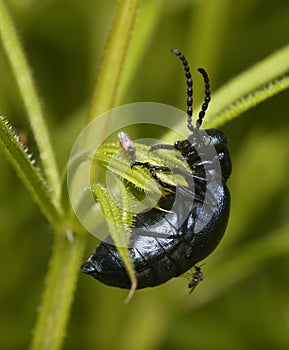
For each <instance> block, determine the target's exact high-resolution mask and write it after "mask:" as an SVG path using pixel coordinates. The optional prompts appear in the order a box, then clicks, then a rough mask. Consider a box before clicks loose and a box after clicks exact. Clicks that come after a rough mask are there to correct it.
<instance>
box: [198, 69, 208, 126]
mask: <svg viewBox="0 0 289 350" xmlns="http://www.w3.org/2000/svg"><path fill="white" fill-rule="evenodd" d="M198 71H199V72H200V73H201V74H202V76H203V78H204V83H205V99H204V103H203V104H202V110H201V111H200V113H199V118H198V120H197V123H196V129H199V128H200V126H201V125H202V122H203V119H204V117H205V114H206V110H207V108H208V106H209V102H210V101H211V91H210V82H209V77H208V74H207V72H206V71H205V70H204V68H199V69H198Z"/></svg>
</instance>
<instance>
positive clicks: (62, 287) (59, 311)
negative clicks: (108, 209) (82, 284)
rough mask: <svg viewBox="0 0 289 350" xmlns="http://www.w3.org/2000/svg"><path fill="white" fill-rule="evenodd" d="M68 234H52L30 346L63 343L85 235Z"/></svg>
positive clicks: (47, 348)
mask: <svg viewBox="0 0 289 350" xmlns="http://www.w3.org/2000/svg"><path fill="white" fill-rule="evenodd" d="M69 235H70V236H71V232H70V233H69ZM69 235H64V234H63V232H59V233H57V234H56V235H55V242H54V248H53V253H52V257H51V260H50V264H49V271H48V274H47V278H46V283H45V290H44V293H43V296H42V305H41V306H40V308H39V314H38V319H37V323H36V327H35V329H34V334H33V340H32V344H31V347H30V349H31V350H52V349H53V350H57V349H61V347H62V344H63V340H64V337H65V334H66V327H67V322H68V319H69V313H70V309H71V305H72V302H73V295H74V290H75V286H76V282H77V277H78V275H79V266H80V265H81V259H82V256H83V251H84V247H85V241H86V239H85V235H82V234H78V235H76V236H75V238H74V239H70V240H69V239H68V238H67V237H69Z"/></svg>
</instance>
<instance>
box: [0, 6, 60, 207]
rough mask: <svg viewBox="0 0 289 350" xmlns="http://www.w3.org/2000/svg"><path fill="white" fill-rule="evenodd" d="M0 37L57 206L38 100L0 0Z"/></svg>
mask: <svg viewBox="0 0 289 350" xmlns="http://www.w3.org/2000/svg"><path fill="white" fill-rule="evenodd" d="M0 38H1V40H2V44H3V47H4V50H5V52H6V55H7V57H8V60H9V63H10V65H11V69H12V72H13V74H14V77H15V79H16V83H17V85H18V88H19V91H20V94H21V97H22V99H23V102H24V105H25V108H26V111H27V114H28V118H29V121H30V125H31V128H32V131H33V133H34V137H35V140H36V142H37V145H38V148H39V153H40V158H41V161H42V165H43V168H44V171H45V175H46V177H47V182H48V184H49V186H50V189H51V193H52V197H53V198H54V202H55V205H56V206H57V208H58V209H60V188H61V183H60V179H59V174H58V169H57V166H56V161H55V158H54V153H53V150H52V147H51V143H50V139H49V135H48V131H47V128H46V123H45V120H44V117H43V113H42V109H41V104H40V99H39V97H38V96H37V92H36V88H35V86H34V82H33V79H32V74H31V71H30V68H29V64H28V62H27V58H26V56H25V54H24V50H23V48H22V46H21V43H20V41H19V38H18V36H17V32H16V29H15V27H14V25H13V22H12V20H11V18H10V16H9V13H8V11H7V9H6V6H5V3H4V1H3V0H0Z"/></svg>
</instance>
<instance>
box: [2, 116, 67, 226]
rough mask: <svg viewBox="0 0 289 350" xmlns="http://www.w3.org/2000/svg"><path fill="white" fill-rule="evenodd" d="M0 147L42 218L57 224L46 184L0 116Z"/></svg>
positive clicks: (55, 213)
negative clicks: (36, 205)
mask: <svg viewBox="0 0 289 350" xmlns="http://www.w3.org/2000/svg"><path fill="white" fill-rule="evenodd" d="M0 146H1V148H2V150H3V152H4V154H5V155H6V157H7V159H8V161H9V162H10V163H11V165H12V166H13V167H14V169H15V171H16V173H17V175H18V176H19V177H20V179H21V180H22V181H23V183H24V185H25V186H26V188H27V189H28V190H29V192H30V193H31V195H32V197H33V198H34V200H35V201H36V203H37V204H38V205H39V207H40V209H41V211H42V213H43V214H44V216H45V217H46V218H47V220H48V221H50V222H51V223H53V224H57V223H58V222H59V219H60V214H59V212H58V210H57V208H56V207H55V205H54V203H53V199H52V194H51V192H50V189H49V187H48V184H47V183H46V182H45V180H44V179H43V177H42V176H41V173H40V171H39V170H38V169H37V168H36V167H35V166H34V165H33V159H32V158H31V154H29V153H28V151H27V150H26V149H24V147H23V146H22V144H21V143H20V142H19V140H18V138H17V136H16V135H15V133H14V132H13V131H12V128H11V126H9V124H8V123H7V121H6V120H5V119H4V118H3V117H2V116H0Z"/></svg>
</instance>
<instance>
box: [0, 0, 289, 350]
mask: <svg viewBox="0 0 289 350" xmlns="http://www.w3.org/2000/svg"><path fill="white" fill-rule="evenodd" d="M7 4H8V5H9V8H10V11H11V13H12V16H13V18H14V21H15V23H16V26H17V29H18V32H19V35H20V37H21V40H22V43H23V45H24V47H25V50H26V53H27V55H28V59H29V61H30V64H31V66H32V69H33V74H34V79H35V81H36V84H37V87H38V91H39V94H40V96H41V99H42V102H43V108H44V110H45V114H46V117H47V122H48V125H49V127H50V130H51V135H52V142H53V145H54V149H55V150H56V151H57V159H58V163H59V166H60V168H61V169H63V168H64V165H65V163H66V161H67V159H68V157H69V152H70V149H71V147H72V145H73V142H74V140H75V138H76V136H77V135H78V134H79V132H80V130H81V128H82V126H83V124H84V120H85V116H86V113H87V111H88V108H89V101H90V98H91V94H92V90H93V86H94V83H95V78H96V73H97V70H98V67H99V63H100V59H101V56H102V53H103V50H104V45H105V42H106V39H107V37H108V33H109V28H110V26H111V22H112V16H113V13H114V10H115V2H114V1H112V0H108V1H100V0H96V1H92V0H82V1H76V0H70V1H68V0H63V1H56V0H42V1H36V0H10V1H7ZM152 4H153V5H152ZM143 7H144V11H142V10H141V11H140V14H139V21H140V23H141V24H142V26H143V27H142V29H143V32H146V30H147V29H148V28H149V27H150V26H151V23H150V22H151V21H152V18H153V17H155V18H156V20H155V27H154V28H153V31H152V33H151V37H150V38H149V40H147V41H145V42H142V40H141V36H140V35H139V36H137V35H136V36H135V37H133V43H132V45H144V47H143V55H142V56H141V57H139V62H138V67H137V70H136V72H135V75H134V77H133V79H132V81H131V82H130V87H129V89H128V93H127V94H126V96H124V98H123V101H122V102H123V103H129V102H138V101H154V102H160V103H166V104H170V105H173V106H177V107H179V108H182V109H184V103H185V85H184V77H183V75H182V74H181V73H180V67H179V62H176V58H175V57H172V55H171V54H170V52H169V49H170V48H178V49H180V50H182V51H183V52H184V53H185V54H186V56H187V58H188V59H189V61H190V63H191V68H192V71H193V72H194V71H195V69H196V68H197V67H199V66H203V67H205V68H206V69H207V71H208V72H209V74H210V77H211V82H212V92H214V90H216V89H217V88H218V87H220V86H221V85H222V84H223V83H225V82H226V81H227V80H229V79H230V78H232V77H234V76H235V75H237V74H238V73H240V72H242V71H243V70H244V69H246V68H248V67H249V66H251V65H252V64H254V63H256V62H258V61H259V60H261V59H262V58H264V57H265V56H267V55H268V54H270V53H272V52H273V51H275V50H277V49H278V48H281V47H282V46H284V45H286V44H288V41H289V31H288V19H289V2H288V1H286V0H274V1H272V0H268V1H261V0H219V1H218V0H206V1H202V0H198V1H197V0H196V1H193V0H181V1H175V0H167V1H161V0H157V1H155V2H154V1H152V0H150V1H149V0H145V1H143ZM150 11H152V12H150ZM156 11H158V12H156ZM146 24H147V26H148V28H146ZM150 28H152V27H150ZM288 59H289V57H288ZM0 76H1V79H0V108H1V112H2V113H3V114H4V115H6V116H7V117H8V118H9V120H10V122H11V124H12V125H13V126H14V127H15V128H16V129H17V131H18V132H19V133H20V135H21V136H22V137H23V140H24V141H25V142H26V143H27V145H28V147H29V148H30V149H31V150H33V152H34V153H35V154H36V157H37V150H36V149H35V144H34V142H33V138H32V134H31V132H30V128H29V124H28V122H27V118H26V115H25V111H24V107H23V105H22V103H21V99H20V97H19V94H18V91H17V88H16V85H15V82H14V79H13V76H12V74H11V70H10V67H9V65H8V63H7V60H6V57H5V55H4V53H3V50H2V47H1V46H0ZM200 83H201V80H200V79H199V77H197V78H196V83H195V91H196V96H197V97H198V96H200V95H199V92H198V91H197V90H200V92H201V93H202V91H203V86H202V85H199V84H200ZM199 86H200V88H199ZM107 93H108V94H109V93H110V91H109V89H108V91H107ZM288 99H289V93H288V92H285V93H283V94H281V95H279V96H277V97H274V98H273V99H271V100H268V101H266V102H265V103H263V104H262V105H260V106H258V107H257V108H255V109H253V110H251V111H249V112H247V113H246V114H244V115H242V117H241V118H238V119H235V120H234V121H232V122H230V123H228V124H227V125H225V126H224V127H223V128H224V130H225V131H226V133H227V135H228V137H229V147H230V150H231V155H232V161H233V174H232V177H231V179H230V181H229V187H230V189H231V194H232V211H231V217H230V222H229V226H228V229H227V232H226V235H225V237H224V239H223V241H222V242H221V244H220V246H219V247H218V249H217V250H216V251H215V252H214V253H213V254H212V255H211V256H210V257H209V258H207V259H206V263H205V265H204V266H203V271H204V273H205V280H204V281H203V282H202V283H201V284H200V285H199V286H198V288H197V289H196V290H195V292H194V293H193V294H192V295H188V290H187V280H186V279H185V278H182V277H181V278H178V279H173V280H171V281H170V282H168V283H166V284H165V285H162V286H160V287H156V288H153V289H148V290H141V291H139V292H137V293H136V295H135V296H134V298H133V299H132V301H131V302H130V304H129V305H125V304H124V299H125V297H126V294H127V292H126V291H122V290H118V289H114V288H110V287H107V286H104V285H101V284H100V283H98V282H97V281H95V280H93V279H92V278H90V277H88V276H86V275H80V277H79V283H78V288H77V291H76V295H75V302H74V305H73V309H72V315H71V319H70V322H69V327H68V331H67V337H66V340H65V345H64V349H79V348H81V349H117V350H118V349H127V348H131V349H143V350H148V349H149V350H153V349H196V350H199V349H200V350H202V349H224V350H225V349H232V348H234V349H235V350H239V349H256V348H266V349H288V348H289V298H288V295H289V293H288V291H289V191H288V190H289V186H288V174H289V136H288V135H289V118H288V106H289V104H288ZM213 103H214V98H213V95H212V104H213ZM0 232H1V234H0V240H1V243H0V266H1V286H0V296H1V298H0V302H1V314H0V315H1V316H0V348H1V349H24V348H27V346H28V345H29V342H30V339H31V334H32V329H33V324H34V321H35V318H36V313H37V307H38V305H39V303H40V296H41V292H42V289H43V286H44V278H45V273H46V271H47V267H48V261H49V257H50V254H51V246H52V240H53V237H52V232H51V229H50V227H49V224H48V223H47V222H46V221H45V219H44V218H43V217H42V216H41V214H40V211H39V210H38V208H37V206H36V205H35V203H34V202H33V201H32V199H31V198H30V196H29V194H28V193H27V191H26V189H25V188H24V187H23V186H22V184H21V183H20V181H19V179H18V178H17V176H16V175H15V173H14V170H13V169H12V168H11V166H10V165H9V164H8V163H7V162H6V160H5V159H4V156H3V154H2V153H1V152H0ZM95 244H96V242H95V239H94V238H93V237H91V238H90V239H89V242H88V245H87V250H86V257H87V256H88V255H89V254H90V253H91V252H92V250H93V248H94V246H95ZM84 259H85V257H84ZM67 264H69V261H67Z"/></svg>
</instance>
